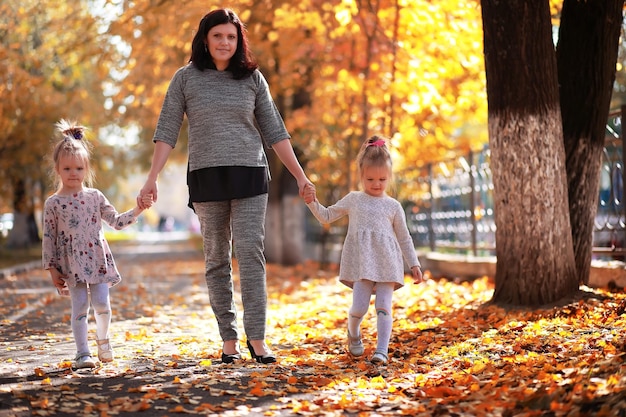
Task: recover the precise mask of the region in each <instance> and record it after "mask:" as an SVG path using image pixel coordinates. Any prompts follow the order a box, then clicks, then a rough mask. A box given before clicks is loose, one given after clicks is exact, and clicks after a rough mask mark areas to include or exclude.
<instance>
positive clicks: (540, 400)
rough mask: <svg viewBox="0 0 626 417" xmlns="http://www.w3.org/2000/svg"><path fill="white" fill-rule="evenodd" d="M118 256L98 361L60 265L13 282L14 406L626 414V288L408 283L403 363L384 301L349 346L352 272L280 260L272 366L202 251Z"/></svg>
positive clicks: (238, 412)
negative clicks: (346, 276) (225, 337)
mask: <svg viewBox="0 0 626 417" xmlns="http://www.w3.org/2000/svg"><path fill="white" fill-rule="evenodd" d="M118 264H119V266H120V269H121V272H122V274H123V276H124V281H123V283H122V284H120V285H119V286H118V287H116V288H115V289H114V290H112V301H113V307H114V320H113V324H112V333H113V337H112V343H113V346H114V348H115V352H116V360H115V361H114V362H113V363H111V364H106V365H104V366H102V367H99V368H97V369H96V370H94V371H84V370H81V371H72V370H71V367H70V364H71V362H70V361H71V359H72V356H73V354H74V345H73V341H72V339H71V333H70V332H71V330H70V327H69V324H68V316H69V300H68V299H65V298H61V297H59V296H57V295H56V293H54V292H53V291H52V290H51V287H50V283H49V278H48V277H47V276H46V275H45V274H44V271H41V270H34V271H30V272H28V273H25V274H20V275H15V276H10V277H8V278H6V279H5V280H3V281H2V282H0V288H2V292H1V294H2V297H1V299H0V309H1V311H2V317H3V321H2V325H1V327H0V330H1V331H2V338H1V339H0V417H5V416H29V415H37V416H48V415H61V416H69V415H81V416H94V417H106V416H114V415H119V416H135V415H136V416H175V415H180V414H192V415H226V416H244V415H264V416H281V415H282V416H284V415H320V416H334V415H349V416H357V415H374V416H376V415H378V416H387V415H410V416H432V415H457V416H513V415H520V416H583V415H594V416H602V415H605V416H624V415H626V364H625V363H624V362H625V360H624V359H625V358H626V337H625V335H626V313H625V310H626V295H625V294H624V293H623V292H619V293H615V292H613V293H608V292H603V291H599V290H591V289H588V288H583V290H584V291H583V293H584V295H585V296H584V297H581V298H580V300H577V301H574V302H572V303H571V304H568V305H566V306H564V307H558V308H551V309H543V310H534V311H507V310H504V309H502V308H498V307H495V306H490V305H488V304H486V302H487V301H489V300H490V298H491V295H492V291H493V287H492V285H491V284H490V283H489V280H488V279H487V278H484V279H479V280H476V281H474V282H471V283H453V282H449V281H447V280H429V281H427V282H426V283H424V284H420V285H414V284H412V283H410V281H407V285H406V286H405V287H404V288H402V289H400V290H398V291H396V293H395V294H394V297H395V299H394V301H395V302H394V305H395V310H394V318H395V322H394V330H393V335H392V341H391V345H390V363H389V364H388V365H387V366H381V367H376V366H373V365H371V364H370V363H369V362H368V360H367V359H368V358H369V356H370V355H371V353H372V351H373V348H374V346H375V331H376V325H375V317H374V315H373V313H372V311H370V314H369V315H368V317H367V318H366V320H365V321H364V327H363V333H364V337H365V339H364V340H365V343H366V354H365V356H364V357H363V358H362V359H353V358H351V357H350V356H349V355H347V354H346V352H345V335H346V330H345V329H346V312H347V310H348V307H349V304H350V298H351V294H350V291H349V290H348V289H347V288H344V287H343V286H341V285H339V284H338V283H337V282H336V278H335V276H336V271H320V270H319V268H318V266H317V265H316V264H314V263H307V264H304V265H300V266H297V267H291V268H285V267H278V266H275V265H268V288H269V293H270V300H269V310H270V311H269V318H270V325H269V328H268V337H267V340H268V343H269V344H271V347H272V349H273V350H274V351H276V353H277V354H278V356H279V361H278V363H277V364H273V365H267V366H266V365H259V364H257V363H255V362H253V361H252V360H250V359H249V355H248V352H247V350H246V349H245V348H243V352H244V354H245V355H246V358H247V359H246V360H244V361H243V362H241V363H238V364H233V365H226V364H221V361H220V359H219V358H220V348H221V341H220V340H219V337H218V333H217V329H216V325H215V320H214V317H213V314H212V312H211V309H210V306H209V304H208V295H207V290H206V286H205V284H204V278H203V272H202V271H203V261H202V260H201V259H199V258H198V257H197V256H193V257H189V258H186V259H179V260H176V261H175V260H168V259H165V258H163V257H152V258H148V259H144V260H141V259H135V260H133V259H132V258H127V259H126V258H122V259H118ZM239 311H241V309H240V310H239ZM240 321H241V320H240ZM92 328H93V325H92ZM92 340H93V333H92ZM93 348H94V351H95V343H94V344H93Z"/></svg>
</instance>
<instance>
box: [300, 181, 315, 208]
mask: <svg viewBox="0 0 626 417" xmlns="http://www.w3.org/2000/svg"><path fill="white" fill-rule="evenodd" d="M302 197H303V198H304V202H305V203H306V204H309V203H312V202H314V201H315V200H317V195H316V193H315V185H313V184H307V185H305V186H304V191H303V193H302Z"/></svg>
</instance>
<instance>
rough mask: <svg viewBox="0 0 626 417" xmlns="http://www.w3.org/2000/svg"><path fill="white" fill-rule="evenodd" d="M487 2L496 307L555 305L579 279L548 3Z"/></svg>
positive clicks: (484, 7)
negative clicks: (575, 260)
mask: <svg viewBox="0 0 626 417" xmlns="http://www.w3.org/2000/svg"><path fill="white" fill-rule="evenodd" d="M481 3H482V13H483V31H484V48H485V70H486V78H487V97H488V106H489V120H488V124H489V127H488V128H489V142H490V149H491V161H492V171H493V182H494V194H495V212H496V227H497V231H496V256H497V267H496V277H495V287H496V288H495V292H494V296H493V301H494V302H496V303H499V304H513V305H524V306H532V305H541V304H546V303H551V302H554V301H556V300H558V299H560V298H562V297H565V296H567V295H569V294H571V293H572V292H574V291H576V290H577V289H578V281H577V275H576V270H575V262H574V251H573V247H572V235H571V228H570V221H569V209H568V197H567V181H566V175H565V151H564V146H563V131H562V125H561V113H560V108H559V91H558V80H557V65H556V55H555V52H554V47H553V44H552V33H551V22H550V11H549V8H548V2H547V1H536V0H507V1H499V0H483V1H482V2H481Z"/></svg>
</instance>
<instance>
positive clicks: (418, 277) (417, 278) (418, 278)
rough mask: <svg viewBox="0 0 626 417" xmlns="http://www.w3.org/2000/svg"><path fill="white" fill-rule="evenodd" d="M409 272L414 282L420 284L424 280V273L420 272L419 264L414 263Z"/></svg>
mask: <svg viewBox="0 0 626 417" xmlns="http://www.w3.org/2000/svg"><path fill="white" fill-rule="evenodd" d="M411 274H412V275H413V283H414V284H421V283H422V282H424V275H423V274H422V269H421V268H420V267H419V266H417V265H415V266H413V267H411Z"/></svg>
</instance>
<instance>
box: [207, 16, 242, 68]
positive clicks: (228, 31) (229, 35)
mask: <svg viewBox="0 0 626 417" xmlns="http://www.w3.org/2000/svg"><path fill="white" fill-rule="evenodd" d="M237 40H238V39H237V27H236V26H235V25H233V24H232V23H224V24H221V25H217V26H213V27H212V28H211V29H210V30H209V33H208V34H207V37H206V44H207V48H208V49H209V54H210V55H211V58H213V63H214V64H215V67H216V68H217V69H218V70H220V71H224V70H225V69H226V68H227V67H228V64H229V63H230V59H231V58H232V57H233V55H235V51H237Z"/></svg>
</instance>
